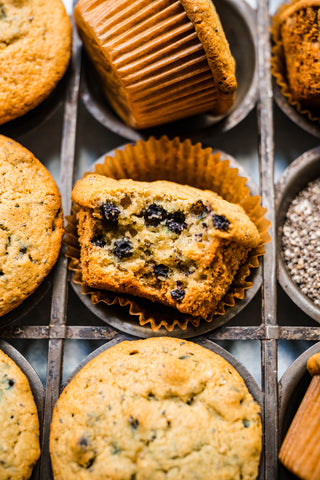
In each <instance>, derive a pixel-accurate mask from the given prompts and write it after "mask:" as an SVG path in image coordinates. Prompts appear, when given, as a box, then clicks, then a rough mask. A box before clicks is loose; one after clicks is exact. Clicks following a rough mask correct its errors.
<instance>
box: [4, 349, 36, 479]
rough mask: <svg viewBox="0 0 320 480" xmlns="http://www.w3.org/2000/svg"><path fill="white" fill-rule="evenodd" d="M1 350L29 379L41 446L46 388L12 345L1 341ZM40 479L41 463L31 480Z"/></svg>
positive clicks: (34, 470)
mask: <svg viewBox="0 0 320 480" xmlns="http://www.w3.org/2000/svg"><path fill="white" fill-rule="evenodd" d="M0 349H1V350H2V351H3V352H4V353H5V354H6V355H8V357H10V358H11V359H12V360H13V361H14V362H15V363H16V364H17V365H18V367H19V368H20V369H21V370H22V372H23V373H24V374H25V376H26V377H27V378H28V381H29V384H30V388H31V391H32V394H33V397H34V401H35V404H36V407H37V410H38V416H39V425H40V445H41V436H42V433H41V432H42V423H43V406H44V387H43V385H42V382H41V380H40V378H39V377H38V374H37V373H36V371H35V370H34V369H33V368H32V366H31V365H30V363H29V362H28V361H27V360H26V359H25V358H24V356H23V355H21V353H19V352H18V350H16V349H15V348H14V347H13V346H12V345H10V344H9V343H7V342H5V341H3V340H0ZM38 479H39V461H38V463H37V464H36V466H35V467H34V469H33V472H32V475H31V477H30V480H38Z"/></svg>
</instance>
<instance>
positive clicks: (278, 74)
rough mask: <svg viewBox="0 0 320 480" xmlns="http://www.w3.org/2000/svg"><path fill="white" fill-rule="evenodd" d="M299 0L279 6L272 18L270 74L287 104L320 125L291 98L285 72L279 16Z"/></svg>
mask: <svg viewBox="0 0 320 480" xmlns="http://www.w3.org/2000/svg"><path fill="white" fill-rule="evenodd" d="M299 1H300V0H291V2H289V3H284V4H282V5H280V7H279V8H278V10H277V13H276V14H275V15H274V16H273V17H272V25H271V29H270V30H271V36H272V40H273V47H272V56H271V73H272V75H273V76H274V77H275V79H276V82H277V84H278V85H279V87H280V91H281V93H282V95H283V96H284V97H285V98H286V99H287V100H288V103H289V104H290V105H291V106H292V107H294V108H295V109H296V110H297V111H298V112H299V113H300V114H301V115H306V116H307V117H308V119H309V120H311V121H312V122H318V123H320V116H318V115H317V114H315V112H313V111H311V110H309V109H307V108H305V107H304V106H303V105H302V104H301V103H300V102H299V101H297V100H295V99H294V98H293V97H292V94H291V91H290V88H289V83H288V79H287V71H286V59H285V55H284V49H283V45H282V38H281V29H280V27H281V20H280V18H281V15H282V13H283V12H284V11H285V10H286V9H287V8H288V6H289V5H294V4H295V3H298V2H299Z"/></svg>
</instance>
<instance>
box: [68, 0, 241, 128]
mask: <svg viewBox="0 0 320 480" xmlns="http://www.w3.org/2000/svg"><path fill="white" fill-rule="evenodd" d="M74 16H75V21H76V24H77V27H78V30H79V33H80V36H81V38H82V40H83V43H84V46H85V49H86V51H87V52H88V55H89V57H90V58H91V60H92V63H93V65H94V67H95V69H96V71H97V73H98V76H99V78H100V83H101V87H102V90H103V93H104V95H105V96H106V98H107V99H108V101H109V103H110V104H111V106H112V107H113V108H114V110H115V111H116V112H117V114H118V115H119V116H120V117H121V118H122V119H123V120H124V122H126V123H127V124H129V125H131V126H133V127H135V128H139V129H140V128H148V127H153V126H156V125H161V124H163V123H167V122H172V121H174V120H178V119H181V118H185V117H187V116H191V115H195V114H200V113H206V112H207V113H212V114H213V115H224V114H226V113H227V112H228V110H229V109H230V108H231V106H232V104H233V101H234V97H235V91H236V88H237V82H236V77H235V61H234V58H233V57H232V55H231V52H230V48H229V44H228V41H227V39H226V37H225V34H224V31H223V27H222V25H221V22H220V19H219V16H218V14H217V12H216V10H215V7H214V5H213V3H212V2H211V1H210V0H196V1H194V0H181V1H175V0H156V1H155V2H152V4H150V3H148V2H146V1H145V0H139V1H138V2H135V3H134V4H132V2H130V1H128V0H116V1H114V2H113V3H112V8H110V4H109V3H108V2H107V1H105V0H99V1H95V2H92V1H91V0H80V1H79V2H78V4H77V5H76V8H75V11H74Z"/></svg>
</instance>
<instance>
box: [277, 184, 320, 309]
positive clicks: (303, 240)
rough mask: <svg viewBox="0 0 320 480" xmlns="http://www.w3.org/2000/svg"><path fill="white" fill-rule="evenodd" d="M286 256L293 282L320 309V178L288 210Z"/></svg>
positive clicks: (284, 234)
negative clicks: (319, 306)
mask: <svg viewBox="0 0 320 480" xmlns="http://www.w3.org/2000/svg"><path fill="white" fill-rule="evenodd" d="M282 254H283V258H284V260H285V262H286V264H287V267H288V270H289V272H290V274H291V276H292V279H293V281H294V282H295V283H296V284H297V285H298V286H299V287H300V289H301V291H302V292H303V293H304V294H305V295H307V296H308V297H309V298H310V299H311V300H312V301H313V302H314V303H315V304H316V305H320V268H319V266H320V177H319V178H317V179H316V180H314V181H313V182H310V183H309V184H308V185H307V187H306V188H305V189H304V190H302V191H301V192H300V193H299V194H298V195H297V197H296V198H295V199H294V200H293V202H292V203H291V205H290V207H289V209H288V212H287V215H286V220H285V223H284V226H283V233H282Z"/></svg>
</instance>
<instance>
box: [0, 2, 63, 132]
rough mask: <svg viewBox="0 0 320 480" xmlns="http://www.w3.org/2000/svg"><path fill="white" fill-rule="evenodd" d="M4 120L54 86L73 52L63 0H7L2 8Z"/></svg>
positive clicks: (0, 103) (0, 105)
mask: <svg viewBox="0 0 320 480" xmlns="http://www.w3.org/2000/svg"><path fill="white" fill-rule="evenodd" d="M0 20H1V30H0V71H1V75H0V91H1V96H0V124H2V123H5V122H8V121H10V120H13V119H15V118H17V117H20V116H21V115H23V114H25V113H27V112H28V111H29V110H31V109H33V108H34V107H36V106H37V105H39V103H41V102H42V101H43V100H44V99H45V98H47V97H48V96H49V94H50V93H51V92H52V91H53V89H54V88H55V87H56V85H57V83H58V81H59V80H60V79H61V78H62V76H63V75H64V73H65V71H66V68H67V66H68V63H69V59H70V55H71V34H72V31H71V22H70V19H69V17H68V15H67V13H66V11H65V8H64V5H63V3H62V2H61V0H50V6H49V5H48V2H47V1H46V0H26V1H23V2H16V1H13V0H6V1H5V2H4V4H3V2H2V4H1V9H0Z"/></svg>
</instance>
